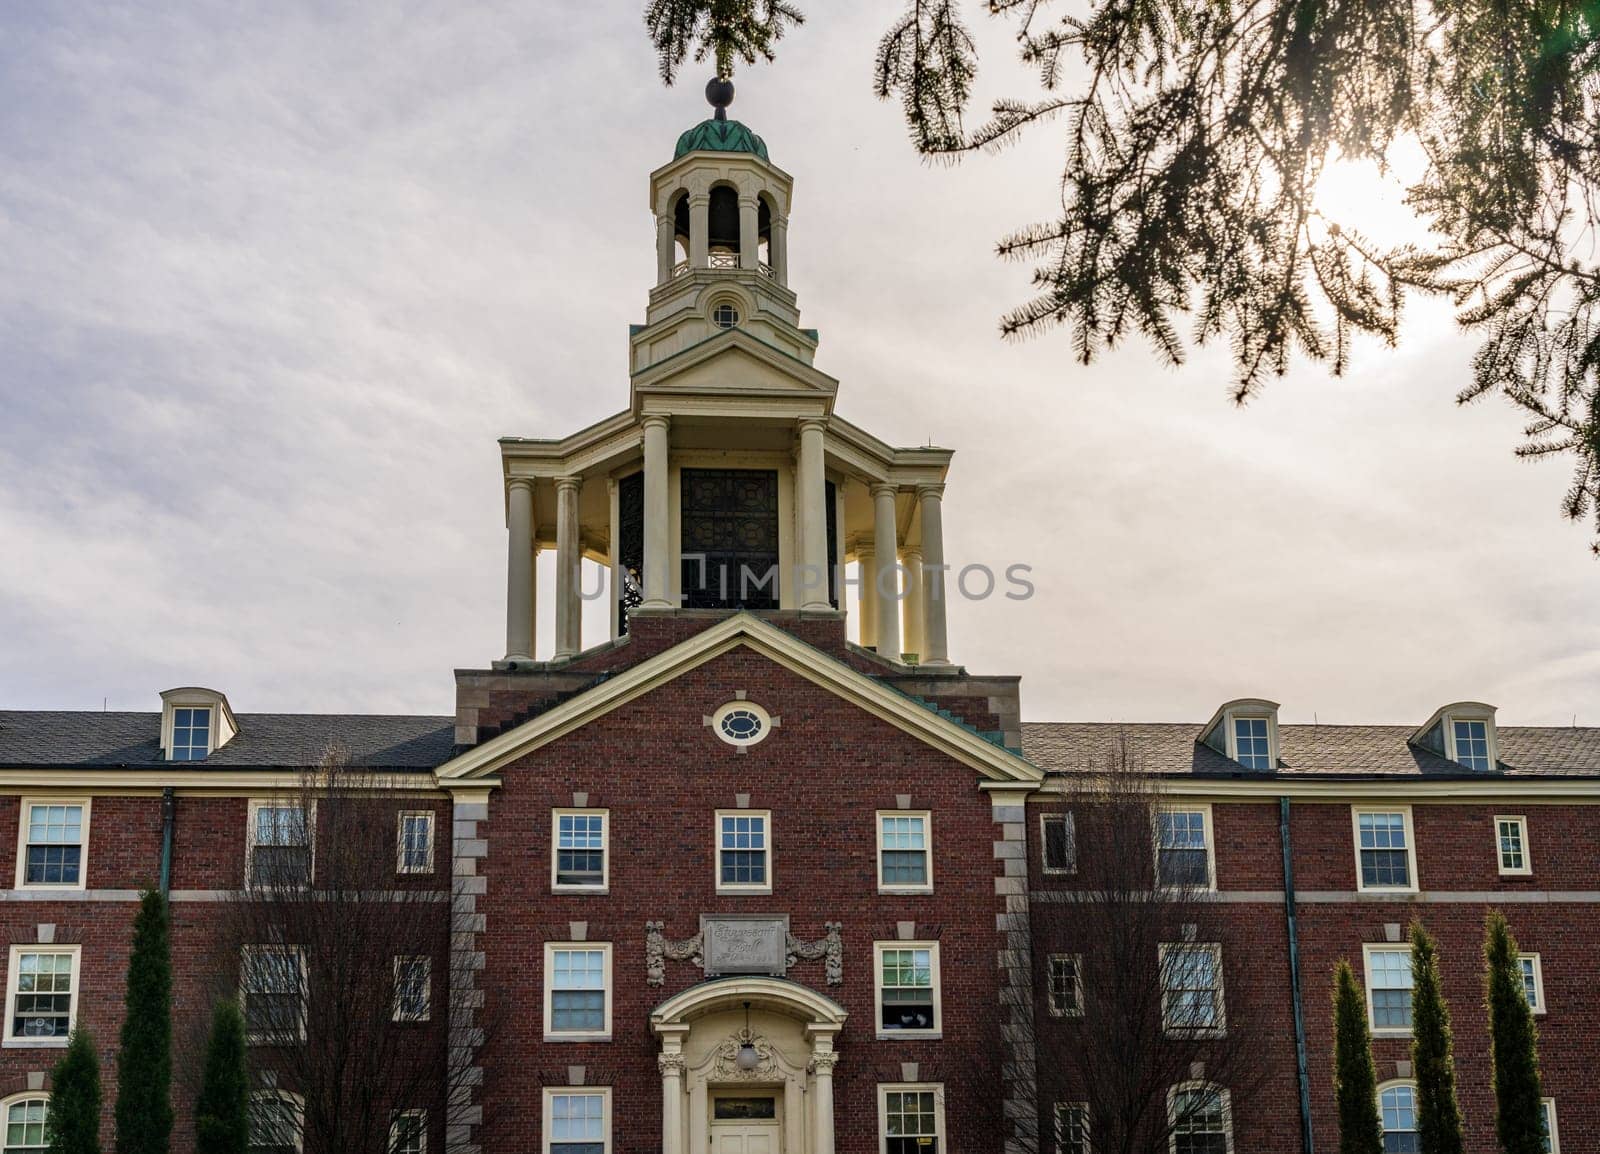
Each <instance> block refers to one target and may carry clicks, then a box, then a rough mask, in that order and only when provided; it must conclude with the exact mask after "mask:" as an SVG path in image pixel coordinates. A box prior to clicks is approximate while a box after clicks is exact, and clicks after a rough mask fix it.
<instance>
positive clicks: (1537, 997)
mask: <svg viewBox="0 0 1600 1154" xmlns="http://www.w3.org/2000/svg"><path fill="white" fill-rule="evenodd" d="M1517 960H1518V961H1519V962H1521V963H1522V991H1523V993H1525V994H1527V995H1528V1009H1530V1010H1532V1011H1533V1012H1534V1013H1535V1014H1542V1013H1544V967H1543V965H1542V964H1541V963H1540V961H1539V955H1538V954H1519V955H1518V958H1517Z"/></svg>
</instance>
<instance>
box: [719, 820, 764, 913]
mask: <svg viewBox="0 0 1600 1154" xmlns="http://www.w3.org/2000/svg"><path fill="white" fill-rule="evenodd" d="M716 821H717V892H719V893H760V894H770V893H771V892H772V832H771V827H772V815H771V814H770V813H767V812H766V811H765V810H754V809H730V810H726V811H724V810H718V811H717V815H716Z"/></svg>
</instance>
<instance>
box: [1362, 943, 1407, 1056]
mask: <svg viewBox="0 0 1600 1154" xmlns="http://www.w3.org/2000/svg"><path fill="white" fill-rule="evenodd" d="M1366 955H1367V957H1366V963H1367V965H1366V969H1367V1012H1368V1014H1369V1015H1370V1016H1371V1019H1372V1032H1373V1033H1374V1034H1377V1035H1389V1036H1391V1037H1400V1036H1404V1035H1407V1034H1410V1033H1411V951H1410V950H1409V949H1408V948H1406V947H1405V946H1367V947H1366Z"/></svg>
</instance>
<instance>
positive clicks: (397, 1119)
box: [389, 1110, 428, 1154]
mask: <svg viewBox="0 0 1600 1154" xmlns="http://www.w3.org/2000/svg"><path fill="white" fill-rule="evenodd" d="M389 1154H428V1112H427V1111H426V1110H401V1111H400V1112H398V1113H397V1114H395V1116H394V1119H393V1121H391V1122H390V1123H389Z"/></svg>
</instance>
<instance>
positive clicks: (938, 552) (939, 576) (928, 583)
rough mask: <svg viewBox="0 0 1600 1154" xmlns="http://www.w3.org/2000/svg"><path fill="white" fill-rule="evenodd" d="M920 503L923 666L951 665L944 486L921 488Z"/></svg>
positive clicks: (919, 487)
mask: <svg viewBox="0 0 1600 1154" xmlns="http://www.w3.org/2000/svg"><path fill="white" fill-rule="evenodd" d="M917 500H918V501H919V502H920V503H921V505H922V565H923V574H924V579H923V604H924V612H923V619H924V621H925V622H926V624H925V627H924V634H923V636H924V639H923V647H924V648H925V649H926V650H927V652H925V653H924V654H923V655H922V663H923V664H924V665H949V664H950V638H949V635H948V634H947V633H946V631H945V616H944V614H945V607H946V605H947V604H948V603H949V600H950V598H949V595H948V594H949V590H950V589H951V588H953V583H952V582H950V581H947V580H946V579H945V578H946V576H947V574H946V573H945V571H944V513H943V504H944V486H943V485H919V486H918V487H917Z"/></svg>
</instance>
